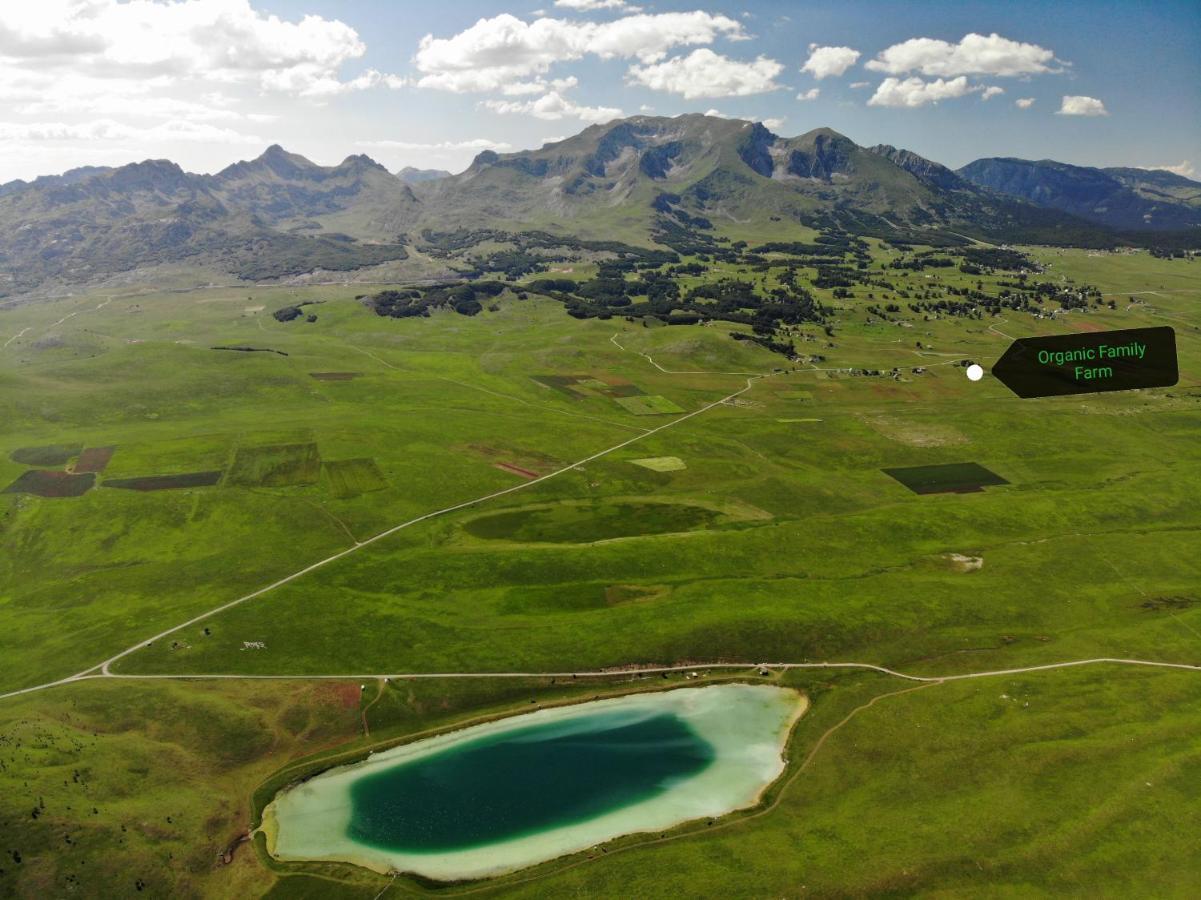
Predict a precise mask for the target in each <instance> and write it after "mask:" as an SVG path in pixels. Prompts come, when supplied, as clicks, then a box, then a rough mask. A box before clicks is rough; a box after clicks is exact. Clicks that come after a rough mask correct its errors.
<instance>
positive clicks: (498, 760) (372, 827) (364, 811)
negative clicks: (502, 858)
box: [348, 712, 716, 853]
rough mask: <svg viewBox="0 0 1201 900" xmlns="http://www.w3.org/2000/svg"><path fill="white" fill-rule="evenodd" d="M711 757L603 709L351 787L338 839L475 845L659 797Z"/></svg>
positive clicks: (645, 720) (417, 847) (663, 731)
mask: <svg viewBox="0 0 1201 900" xmlns="http://www.w3.org/2000/svg"><path fill="white" fill-rule="evenodd" d="M715 758H716V752H715V750H714V748H713V747H712V746H711V745H710V744H709V743H708V742H707V741H705V740H704V739H702V738H701V737H700V736H698V735H697V734H696V733H695V732H694V731H693V730H692V729H691V728H690V727H689V726H688V724H687V723H686V722H684V721H683V720H682V719H680V718H678V717H677V716H676V715H674V714H671V713H629V712H606V713H597V714H596V715H593V716H583V717H580V718H575V719H570V720H568V721H563V722H550V723H547V724H545V725H535V726H531V727H529V728H523V729H519V730H516V731H510V732H506V733H503V734H498V735H493V736H488V737H483V738H480V739H478V740H475V741H470V742H467V743H464V744H460V745H457V746H454V747H448V748H447V749H446V750H443V751H441V752H439V753H436V754H434V755H432V756H428V757H425V758H423V759H418V760H414V761H413V762H410V763H402V764H398V765H397V766H395V767H393V768H390V769H386V770H384V771H382V772H379V773H377V774H375V775H371V776H369V777H365V778H362V779H360V780H359V781H357V782H356V783H355V784H354V786H353V787H352V788H351V802H352V812H351V821H350V826H349V828H348V835H349V836H350V837H351V838H352V839H354V840H356V841H358V842H360V843H364V844H369V845H372V846H375V847H379V848H381V849H387V850H401V851H407V852H416V853H423V852H429V853H435V852H440V851H447V850H463V849H467V848H470V847H479V846H482V845H486V844H491V843H495V842H497V841H501V840H507V839H510V838H516V837H523V836H526V835H530V834H535V833H539V832H542V831H546V830H548V829H552V828H557V827H561V826H564V825H570V824H574V823H576V822H581V821H586V820H588V819H592V818H595V817H597V816H599V815H602V814H604V813H607V812H610V811H612V810H615V809H620V808H622V807H624V806H629V805H630V804H633V803H637V802H640V801H643V800H647V799H650V798H651V797H655V796H657V795H659V794H662V793H664V792H665V791H666V790H667V789H668V788H669V787H670V786H671V785H672V784H673V783H675V782H677V781H679V780H681V779H685V778H688V777H690V776H693V775H696V774H697V773H699V772H701V771H702V770H704V769H705V768H707V767H708V766H709V765H710V764H711V763H712V762H713V760H714V759H715Z"/></svg>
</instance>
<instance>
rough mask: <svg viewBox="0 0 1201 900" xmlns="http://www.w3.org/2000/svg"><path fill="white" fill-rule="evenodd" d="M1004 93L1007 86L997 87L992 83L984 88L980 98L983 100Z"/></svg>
mask: <svg viewBox="0 0 1201 900" xmlns="http://www.w3.org/2000/svg"><path fill="white" fill-rule="evenodd" d="M1003 93H1005V88H1003V87H997V86H996V85H995V84H994V85H990V86H989V87H986V88H985V89H984V93H982V94H981V95H980V99H981V100H991V99H992V98H993V97H996V96H997V95H998V94H1003Z"/></svg>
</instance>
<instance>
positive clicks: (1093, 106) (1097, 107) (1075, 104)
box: [1055, 95, 1109, 116]
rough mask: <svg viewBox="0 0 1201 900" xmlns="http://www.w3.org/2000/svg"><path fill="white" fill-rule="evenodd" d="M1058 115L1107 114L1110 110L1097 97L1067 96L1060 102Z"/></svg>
mask: <svg viewBox="0 0 1201 900" xmlns="http://www.w3.org/2000/svg"><path fill="white" fill-rule="evenodd" d="M1055 115H1057V116H1107V115H1109V110H1107V109H1106V108H1105V104H1104V103H1102V102H1101V101H1100V100H1098V99H1097V98H1096V97H1083V96H1080V95H1076V96H1065V97H1064V98H1063V102H1062V103H1061V104H1060V107H1059V109H1058V111H1057V112H1056V113H1055Z"/></svg>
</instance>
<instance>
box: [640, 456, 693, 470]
mask: <svg viewBox="0 0 1201 900" xmlns="http://www.w3.org/2000/svg"><path fill="white" fill-rule="evenodd" d="M630 462H632V463H633V464H634V465H636V466H642V468H644V469H650V470H651V471H652V472H678V471H680V470H681V469H686V468H688V467H687V466H686V465H685V464H684V460H682V459H680V457H678V456H648V457H647V458H646V459H631V460H630Z"/></svg>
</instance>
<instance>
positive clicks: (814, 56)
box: [801, 44, 860, 81]
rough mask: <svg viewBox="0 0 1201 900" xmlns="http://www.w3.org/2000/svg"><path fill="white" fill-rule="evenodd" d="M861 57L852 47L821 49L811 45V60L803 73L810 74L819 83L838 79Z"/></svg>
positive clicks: (804, 67)
mask: <svg viewBox="0 0 1201 900" xmlns="http://www.w3.org/2000/svg"><path fill="white" fill-rule="evenodd" d="M859 56H860V54H859V51H858V50H852V49H851V48H850V47H819V46H818V45H817V44H810V45H809V58H808V59H807V60H805V64H804V65H803V66H801V71H802V72H808V73H809V74H810V75H812V76H813V77H814V78H816V79H817V80H818V81H820V80H821V79H823V78H830V77H837V76H839V75H842V74H843V73H844V72H846V70H847V69H849V68H850V67H851V66H853V65H855V61H856V60H858V59H859Z"/></svg>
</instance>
